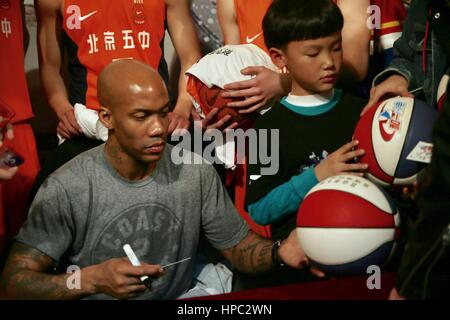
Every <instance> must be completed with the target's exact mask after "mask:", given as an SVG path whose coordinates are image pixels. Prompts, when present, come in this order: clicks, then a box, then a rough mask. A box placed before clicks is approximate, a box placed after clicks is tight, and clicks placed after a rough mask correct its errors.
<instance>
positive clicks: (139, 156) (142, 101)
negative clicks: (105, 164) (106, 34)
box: [97, 59, 170, 179]
mask: <svg viewBox="0 0 450 320" xmlns="http://www.w3.org/2000/svg"><path fill="white" fill-rule="evenodd" d="M97 91H98V99H99V101H100V111H99V118H100V121H101V122H102V124H103V125H104V126H105V127H107V128H108V141H107V142H106V146H105V148H106V151H107V154H108V157H109V160H110V161H111V163H112V164H113V165H114V167H115V168H116V169H117V170H118V171H119V172H122V173H123V175H124V176H125V177H128V178H130V179H134V178H136V177H137V176H139V175H137V176H135V175H133V174H130V172H135V170H137V169H136V168H141V169H142V168H144V171H145V172H147V169H149V168H150V169H151V168H153V167H152V166H153V165H155V163H156V161H158V160H159V159H161V157H162V153H163V151H164V145H165V142H166V140H167V131H168V127H169V116H168V114H169V112H170V108H169V96H168V94H167V89H166V86H165V85H164V82H163V80H162V79H161V77H160V76H159V74H158V73H157V72H156V71H155V70H154V69H152V68H151V67H150V66H148V65H146V64H144V63H142V62H139V61H136V60H129V59H127V60H118V61H116V62H113V63H111V64H110V65H108V66H107V67H105V69H103V71H102V72H101V73H100V76H99V78H98V88H97ZM138 171H139V170H138ZM127 172H128V173H127Z"/></svg>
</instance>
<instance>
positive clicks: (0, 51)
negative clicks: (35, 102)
mask: <svg viewBox="0 0 450 320" xmlns="http://www.w3.org/2000/svg"><path fill="white" fill-rule="evenodd" d="M0 71H1V72H0V100H2V101H3V102H4V103H6V104H7V105H8V106H9V107H10V108H11V109H13V110H14V111H15V113H16V115H15V117H14V118H13V119H12V121H11V122H12V123H18V122H22V121H25V120H28V119H31V118H33V111H32V109H31V104H30V99H29V96H28V87H27V82H26V79H25V68H24V47H23V25H22V10H21V7H20V1H18V0H3V1H0Z"/></svg>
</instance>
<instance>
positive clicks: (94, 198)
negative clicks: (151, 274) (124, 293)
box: [16, 145, 248, 299]
mask: <svg viewBox="0 0 450 320" xmlns="http://www.w3.org/2000/svg"><path fill="white" fill-rule="evenodd" d="M172 149H173V148H172V147H171V146H167V147H166V149H165V151H164V154H163V157H162V159H161V160H160V161H159V162H158V164H157V167H156V169H155V171H154V172H153V174H152V175H151V177H149V178H147V179H144V180H142V181H138V182H131V181H128V180H126V179H124V178H123V177H121V176H120V175H119V174H118V173H117V172H116V170H115V169H113V168H112V166H111V165H110V164H109V163H108V162H107V160H106V158H105V156H104V145H101V146H99V147H96V148H94V149H92V150H89V151H87V152H85V153H83V154H81V155H80V156H78V157H76V158H75V159H73V160H71V161H70V162H68V163H67V164H65V165H64V166H63V167H61V168H60V169H58V170H57V171H56V172H55V173H53V174H52V175H51V176H50V177H49V178H48V179H47V180H46V181H45V182H44V184H43V185H42V186H41V188H40V190H39V192H38V194H37V196H36V198H35V200H34V201H33V204H32V206H31V208H30V213H29V216H28V219H27V221H26V222H25V224H24V226H23V227H22V229H21V231H20V233H19V235H18V236H17V238H16V240H17V241H20V242H22V243H25V244H27V245H30V246H32V247H34V248H36V249H38V250H40V251H42V252H43V253H45V254H47V255H48V256H50V257H52V258H53V259H54V260H56V261H61V260H67V261H68V262H69V263H70V264H71V265H76V266H78V267H80V268H83V267H86V266H89V265H94V264H98V263H101V262H103V261H105V260H108V259H111V258H117V257H124V256H125V253H124V251H123V249H122V247H123V245H124V244H126V243H128V244H130V245H131V247H132V248H133V249H134V251H135V253H136V255H137V256H138V258H139V259H140V260H141V261H143V262H146V263H150V264H161V265H164V264H167V263H171V262H174V261H178V260H181V259H184V258H187V257H192V259H191V260H190V261H189V262H187V263H181V264H179V265H177V266H175V267H173V268H169V269H168V270H167V271H166V273H165V275H164V276H162V277H161V278H159V279H157V280H155V281H154V282H153V284H152V288H153V289H152V290H151V291H150V290H147V291H146V292H145V293H144V294H143V295H141V296H140V297H139V298H140V299H173V298H176V297H178V296H179V295H180V294H182V293H184V292H185V291H186V290H188V289H189V286H190V283H191V280H192V273H193V264H194V258H195V254H196V252H197V246H198V242H199V236H200V230H201V228H203V231H204V234H205V236H206V237H207V239H208V240H209V241H210V242H211V244H212V245H213V246H214V247H215V248H217V249H219V250H223V249H226V248H230V247H233V246H235V245H236V244H238V243H239V242H240V241H241V240H242V239H243V238H244V237H245V236H246V235H247V234H248V226H247V225H246V223H245V222H244V220H243V219H242V218H241V217H240V216H239V214H238V213H237V212H236V210H235V208H234V206H233V203H232V202H231V200H230V198H229V197H228V194H227V193H226V191H225V189H224V187H223V185H222V183H221V181H220V179H219V177H218V175H217V173H216V172H215V170H214V168H213V167H212V166H211V165H207V164H198V165H196V164H192V165H187V164H184V165H183V164H182V165H175V164H174V163H173V162H172V161H171V160H170V152H171V150H172ZM90 298H94V299H102V298H111V297H109V296H106V295H95V296H91V297H90Z"/></svg>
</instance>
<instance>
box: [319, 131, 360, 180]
mask: <svg viewBox="0 0 450 320" xmlns="http://www.w3.org/2000/svg"><path fill="white" fill-rule="evenodd" d="M358 143H359V141H357V140H354V141H352V142H349V143H347V144H345V145H343V146H342V147H340V148H339V149H338V150H336V151H335V152H333V153H332V154H330V155H329V156H328V158H326V159H325V160H323V161H322V162H321V163H319V164H318V165H317V166H316V167H315V169H314V173H315V174H316V177H317V180H319V181H322V180H324V179H326V178H328V177H332V176H336V175H339V174H351V175H357V176H363V173H362V172H361V171H364V170H366V169H367V168H368V167H369V166H368V165H367V164H366V163H347V162H348V161H353V159H355V158H356V157H361V156H362V155H364V152H365V151H364V149H358V150H355V151H353V148H354V147H356V146H357V145H358Z"/></svg>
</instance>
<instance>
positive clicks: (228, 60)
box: [185, 44, 278, 129]
mask: <svg viewBox="0 0 450 320" xmlns="http://www.w3.org/2000/svg"><path fill="white" fill-rule="evenodd" d="M256 66H261V67H265V68H267V69H269V70H272V71H274V72H278V69H277V67H276V66H275V65H274V64H273V63H272V60H271V59H270V57H269V55H268V54H267V53H265V52H264V50H262V49H261V48H259V47H257V46H255V45H253V44H241V45H226V46H223V47H221V48H218V49H217V50H215V51H213V52H210V53H208V54H207V55H205V56H204V57H203V58H201V59H200V60H199V61H198V62H197V63H195V64H194V65H192V66H191V67H190V68H189V69H188V70H187V71H186V73H185V75H186V78H187V87H186V90H187V92H188V93H189V95H190V96H191V98H192V101H193V104H194V107H195V109H196V111H197V112H198V113H199V114H200V116H201V117H205V116H206V115H208V114H209V112H210V111H211V110H212V109H213V108H218V109H219V110H220V111H219V113H218V114H217V116H216V117H214V119H212V121H211V122H210V123H213V122H216V121H218V120H219V119H222V118H223V117H225V116H226V115H230V116H231V117H232V118H231V120H230V121H228V122H227V124H225V125H230V124H231V123H233V122H237V123H238V127H240V128H244V129H246V128H248V127H250V126H251V125H252V124H253V121H254V120H255V119H256V118H257V117H258V115H259V114H260V113H261V114H262V113H263V112H264V111H267V109H269V108H270V104H268V105H266V106H264V107H262V108H260V109H259V110H257V111H255V112H252V113H251V114H250V113H239V110H241V109H240V108H230V107H227V106H226V104H227V103H228V102H231V101H233V99H224V98H222V96H221V93H222V92H223V88H224V87H225V85H227V84H230V83H234V82H237V81H245V80H250V79H252V77H253V75H244V74H242V72H241V71H242V70H243V69H245V68H247V67H256ZM239 99H241V98H239ZM248 107H251V106H246V109H247V108H248Z"/></svg>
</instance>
